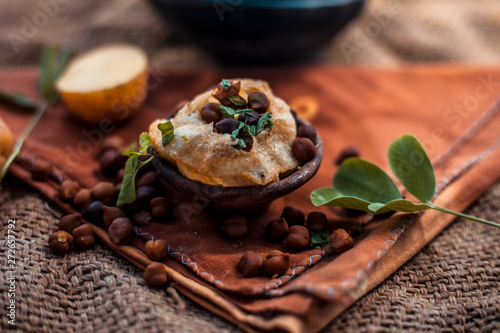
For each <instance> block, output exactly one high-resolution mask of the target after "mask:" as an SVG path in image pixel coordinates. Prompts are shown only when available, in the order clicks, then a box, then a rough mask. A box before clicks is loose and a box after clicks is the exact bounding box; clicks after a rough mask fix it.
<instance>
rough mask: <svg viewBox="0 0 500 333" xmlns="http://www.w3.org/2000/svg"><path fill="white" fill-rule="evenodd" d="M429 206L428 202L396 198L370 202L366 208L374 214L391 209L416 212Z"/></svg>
mask: <svg viewBox="0 0 500 333" xmlns="http://www.w3.org/2000/svg"><path fill="white" fill-rule="evenodd" d="M430 208H431V207H430V206H429V205H428V204H425V203H422V204H415V203H413V202H411V201H410V200H406V199H396V200H393V201H391V202H389V203H387V204H382V203H379V202H377V203H372V204H371V205H369V206H368V209H369V210H371V211H372V212H373V213H374V214H380V213H381V212H384V213H385V212H387V211H391V210H396V211H398V212H405V213H412V212H418V211H421V210H426V209H430Z"/></svg>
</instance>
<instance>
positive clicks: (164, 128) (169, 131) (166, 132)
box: [158, 120, 175, 147]
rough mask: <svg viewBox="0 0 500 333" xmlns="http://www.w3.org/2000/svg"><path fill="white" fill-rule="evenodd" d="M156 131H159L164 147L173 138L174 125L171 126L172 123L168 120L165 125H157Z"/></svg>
mask: <svg viewBox="0 0 500 333" xmlns="http://www.w3.org/2000/svg"><path fill="white" fill-rule="evenodd" d="M158 129H159V130H160V131H161V137H162V145H163V147H165V146H166V145H168V144H169V143H170V141H172V140H173V139H174V137H175V134H174V125H172V122H171V121H170V120H169V121H167V122H166V123H160V124H158Z"/></svg>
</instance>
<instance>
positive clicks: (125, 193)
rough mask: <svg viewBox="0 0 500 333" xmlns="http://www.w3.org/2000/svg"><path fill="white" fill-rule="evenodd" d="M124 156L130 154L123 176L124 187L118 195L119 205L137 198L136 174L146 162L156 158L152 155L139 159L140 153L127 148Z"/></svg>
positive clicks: (117, 203)
mask: <svg viewBox="0 0 500 333" xmlns="http://www.w3.org/2000/svg"><path fill="white" fill-rule="evenodd" d="M123 155H124V156H128V157H129V158H128V160H127V163H125V175H124V176H123V181H122V187H121V190H120V194H119V195H118V201H117V202H116V205H117V206H122V205H124V204H127V203H132V202H134V201H135V199H136V194H135V176H136V175H137V172H138V171H139V169H140V168H142V167H143V166H144V165H145V164H147V163H149V162H151V160H152V159H153V158H154V157H153V156H151V157H150V158H149V159H148V160H146V161H144V162H142V161H140V160H139V156H140V155H139V153H137V152H135V151H134V150H132V149H127V150H126V151H124V152H123Z"/></svg>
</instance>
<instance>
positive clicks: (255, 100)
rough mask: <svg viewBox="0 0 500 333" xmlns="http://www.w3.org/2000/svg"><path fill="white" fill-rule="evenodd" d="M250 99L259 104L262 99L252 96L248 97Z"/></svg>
mask: <svg viewBox="0 0 500 333" xmlns="http://www.w3.org/2000/svg"><path fill="white" fill-rule="evenodd" d="M250 101H252V102H259V103H260V104H263V103H262V101H261V100H260V98H258V97H256V96H254V97H250Z"/></svg>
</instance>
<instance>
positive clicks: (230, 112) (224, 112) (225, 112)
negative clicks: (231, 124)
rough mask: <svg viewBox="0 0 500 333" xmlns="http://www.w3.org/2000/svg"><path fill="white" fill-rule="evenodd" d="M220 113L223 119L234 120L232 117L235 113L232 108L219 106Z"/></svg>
mask: <svg viewBox="0 0 500 333" xmlns="http://www.w3.org/2000/svg"><path fill="white" fill-rule="evenodd" d="M219 110H220V112H222V115H223V116H224V118H234V115H235V114H236V111H234V110H233V109H232V108H230V107H228V106H224V105H220V106H219Z"/></svg>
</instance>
